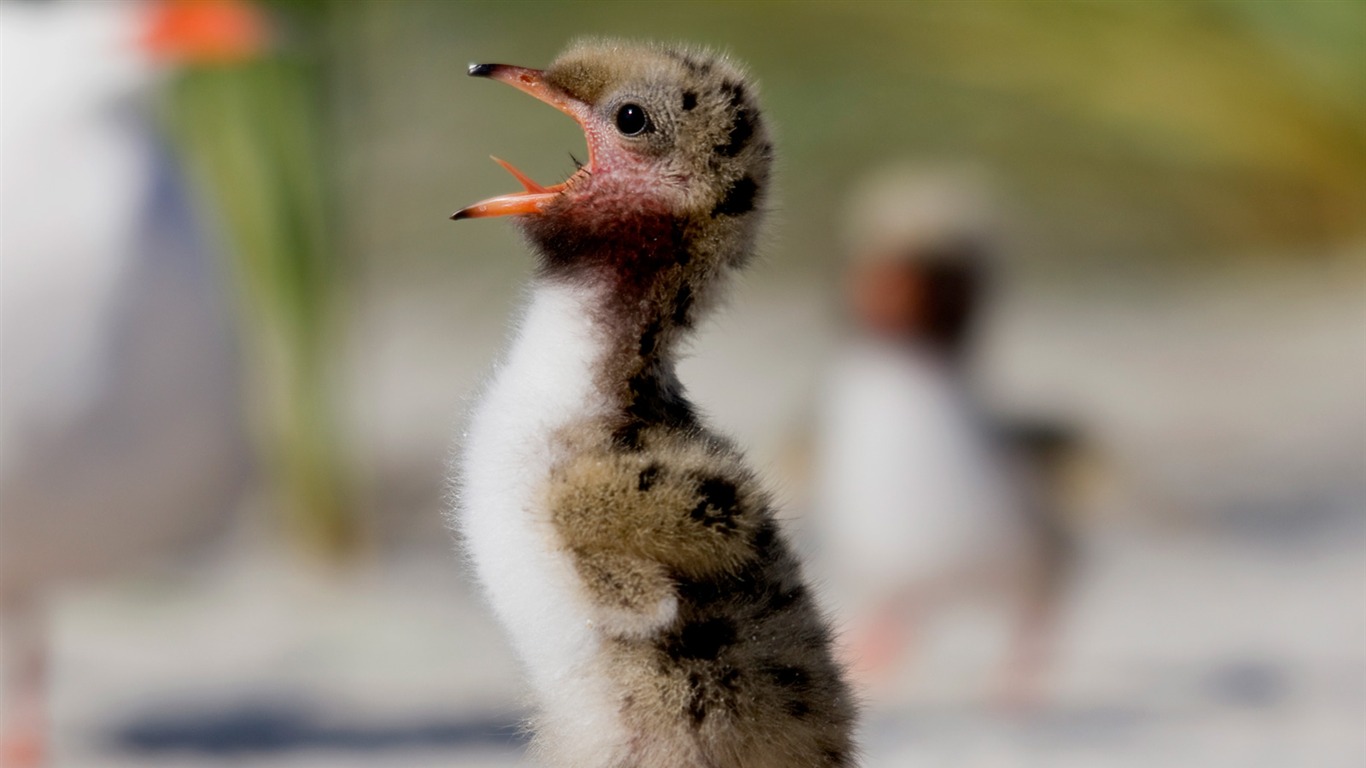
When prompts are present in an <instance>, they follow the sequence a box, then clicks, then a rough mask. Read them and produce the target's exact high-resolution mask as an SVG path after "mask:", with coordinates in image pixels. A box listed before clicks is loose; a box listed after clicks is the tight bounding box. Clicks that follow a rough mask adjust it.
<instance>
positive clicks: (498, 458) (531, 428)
mask: <svg viewBox="0 0 1366 768" xmlns="http://www.w3.org/2000/svg"><path fill="white" fill-rule="evenodd" d="M593 303H594V302H593V295H592V293H591V292H590V291H588V290H586V289H583V288H579V287H570V286H562V285H550V284H542V285H540V286H538V287H537V288H536V289H535V291H534V292H533V294H532V300H531V304H530V306H529V307H528V308H527V311H526V314H525V316H524V318H523V320H522V322H521V325H520V327H519V328H518V330H517V333H516V336H515V339H514V341H513V344H512V346H511V348H510V349H509V351H508V353H507V356H506V359H505V360H504V361H503V363H502V364H501V365H500V366H499V367H498V369H497V370H496V372H495V374H494V376H493V378H492V381H491V382H490V383H489V386H488V388H487V390H486V391H485V393H484V395H483V397H482V398H481V399H480V401H479V403H478V404H477V406H476V407H475V410H474V413H473V415H472V418H471V421H470V426H469V430H468V433H467V434H466V441H465V445H464V447H463V451H462V454H461V456H460V461H459V466H458V472H459V475H460V478H459V480H460V488H461V490H460V498H459V509H458V511H457V512H458V515H459V522H460V528H461V530H462V532H463V533H464V536H465V542H466V548H467V551H468V555H469V557H470V559H471V560H472V562H473V564H474V566H475V570H476V572H477V574H478V577H479V579H480V581H481V582H482V583H483V586H484V589H485V591H486V593H487V594H488V596H489V600H490V602H491V604H492V606H493V608H494V611H495V612H496V613H497V614H498V618H499V619H500V620H501V621H502V623H503V625H504V626H505V627H506V629H507V630H508V632H509V634H510V635H511V637H512V640H513V642H514V644H515V645H516V647H517V651H518V653H519V654H520V655H521V657H522V659H523V661H524V662H525V664H526V665H527V667H528V671H529V672H530V673H531V677H532V683H533V685H534V687H535V688H536V689H537V691H538V693H539V694H540V696H541V698H542V702H543V704H544V705H545V706H546V708H547V709H548V710H555V709H562V708H566V707H572V708H575V709H578V710H579V714H580V716H582V715H585V714H590V713H592V712H599V713H601V718H603V719H604V720H608V721H609V722H601V723H599V724H598V725H599V726H600V727H601V728H602V729H603V730H604V731H610V730H611V726H612V723H611V722H610V720H611V719H612V718H614V717H615V707H611V706H602V705H603V704H604V702H605V700H607V699H609V698H610V697H609V696H607V693H606V691H605V689H604V688H603V687H602V685H595V684H593V682H592V680H593V675H592V672H591V667H592V664H593V663H594V661H595V660H596V658H597V653H598V648H599V646H598V642H599V641H598V637H597V634H596V633H595V632H594V631H593V629H592V627H591V625H590V623H589V617H588V614H587V613H586V611H585V610H584V607H583V605H584V604H583V602H582V600H583V598H582V596H581V594H580V592H579V589H578V586H577V585H578V580H577V576H576V575H575V573H574V570H573V566H572V564H571V563H570V562H569V560H568V557H567V556H566V554H565V553H564V552H563V551H562V550H561V549H560V548H559V546H558V543H557V541H556V536H555V533H554V531H553V530H552V528H551V524H550V521H549V515H548V514H547V510H545V509H543V508H542V507H543V502H542V494H543V489H544V487H545V483H546V480H547V477H548V474H549V471H550V468H551V466H552V465H553V463H554V462H555V460H556V459H557V456H556V448H555V446H554V444H553V443H552V435H553V434H554V433H555V432H556V430H558V429H559V428H560V427H562V426H564V425H565V424H568V423H570V422H573V421H578V420H580V419H583V418H584V417H588V416H592V415H595V414H596V413H598V412H600V411H601V409H603V408H604V407H605V405H604V403H603V401H602V399H601V396H600V395H598V394H597V392H596V390H595V388H594V386H593V379H594V376H595V372H596V363H597V362H598V360H599V358H600V357H601V354H602V351H603V344H604V341H603V339H602V337H601V332H600V331H599V329H597V328H595V327H594V325H593V321H592V319H591V315H590V307H591V306H593Z"/></svg>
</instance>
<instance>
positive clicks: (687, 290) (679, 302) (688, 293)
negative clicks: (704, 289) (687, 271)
mask: <svg viewBox="0 0 1366 768" xmlns="http://www.w3.org/2000/svg"><path fill="white" fill-rule="evenodd" d="M691 310H692V286H691V285H688V284H687V283H684V284H683V287H682V288H679V289H678V298H676V299H674V311H673V318H672V319H673V322H674V325H677V326H679V327H681V328H687V327H688V325H689V322H688V312H689V311H691Z"/></svg>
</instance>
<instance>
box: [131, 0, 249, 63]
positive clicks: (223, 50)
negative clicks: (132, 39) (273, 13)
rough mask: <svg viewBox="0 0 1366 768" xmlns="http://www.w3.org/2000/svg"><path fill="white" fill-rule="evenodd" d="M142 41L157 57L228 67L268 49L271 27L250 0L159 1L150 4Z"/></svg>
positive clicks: (146, 48) (145, 47)
mask: <svg viewBox="0 0 1366 768" xmlns="http://www.w3.org/2000/svg"><path fill="white" fill-rule="evenodd" d="M140 42H141V44H142V47H143V48H144V49H145V50H146V51H147V52H148V53H149V54H151V55H152V56H153V57H155V58H158V59H163V60H168V61H175V62H188V63H199V64H230V63H233V62H240V61H247V60H250V59H253V58H256V57H257V56H259V55H260V54H261V53H262V52H263V51H265V49H266V46H267V44H268V43H269V42H270V24H269V22H268V20H267V19H266V14H265V12H264V11H262V10H261V9H260V8H259V7H257V5H256V4H255V3H252V2H249V1H248V0H160V1H159V2H156V3H154V4H153V5H152V8H151V13H150V14H149V17H148V24H147V27H146V32H145V34H144V35H143V38H142V40H141V41H140Z"/></svg>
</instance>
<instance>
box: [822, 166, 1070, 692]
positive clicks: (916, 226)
mask: <svg viewBox="0 0 1366 768" xmlns="http://www.w3.org/2000/svg"><path fill="white" fill-rule="evenodd" d="M988 197H989V193H988V189H987V186H986V184H985V181H984V180H983V179H982V178H980V177H979V176H977V175H975V174H974V173H973V172H971V171H968V170H963V169H946V170H919V169H916V168H914V167H896V166H892V167H890V168H889V169H887V170H884V171H881V172H879V173H878V174H876V175H875V176H874V177H872V178H870V179H867V180H866V181H865V182H864V183H863V185H862V186H861V187H860V188H859V189H858V190H857V191H856V193H855V194H854V196H853V202H852V206H851V215H850V217H849V218H850V225H849V232H850V237H849V242H850V259H849V261H848V264H847V266H846V275H845V277H846V279H845V284H844V304H845V308H846V311H847V315H848V324H849V335H850V336H851V338H850V340H849V342H848V343H847V344H846V345H844V346H842V347H841V351H840V353H839V356H838V357H837V359H836V360H835V361H834V363H833V365H832V368H831V373H830V376H829V381H828V391H827V393H826V400H825V409H824V410H825V412H824V415H823V417H822V419H821V426H820V432H819V435H818V437H817V446H816V461H817V468H816V469H817V471H816V475H817V479H816V482H817V488H816V494H817V500H818V501H817V505H818V514H817V516H816V520H815V523H814V526H813V532H815V533H816V534H817V536H818V541H819V542H820V546H821V547H823V549H824V555H825V562H826V566H827V572H828V574H829V577H830V580H831V587H832V589H833V590H834V593H835V596H836V597H837V598H838V599H837V601H836V604H837V605H838V606H840V609H841V611H842V613H843V614H844V617H843V618H844V620H845V624H846V627H847V630H848V634H847V637H846V640H847V648H846V653H847V654H848V661H849V663H850V664H851V666H852V667H853V668H854V670H855V674H856V676H857V678H858V679H860V680H861V681H862V682H863V683H865V685H867V686H869V687H870V690H869V691H867V693H868V694H869V695H870V696H871V697H872V698H873V699H874V700H877V699H881V698H884V697H887V696H889V695H890V694H891V691H890V690H889V688H891V687H892V686H893V685H894V684H895V682H896V681H897V680H898V679H899V677H898V675H897V674H896V673H897V671H898V670H899V669H900V668H901V667H902V666H903V665H905V664H906V663H908V662H909V661H910V660H911V658H913V656H914V654H913V649H914V648H915V647H916V645H917V644H918V641H919V639H920V637H921V635H922V631H923V629H924V628H925V626H926V625H928V624H930V623H932V622H933V620H934V619H935V618H936V617H938V616H939V615H941V614H943V613H945V612H946V609H948V608H950V607H952V606H954V605H956V604H958V603H959V602H960V601H962V600H963V599H965V598H974V599H975V598H982V597H990V598H992V599H993V600H994V602H995V604H996V605H1004V606H1006V610H1007V611H1008V614H1009V617H1010V625H1011V629H1010V631H1011V633H1012V638H1011V640H1010V643H1009V648H1008V651H1007V658H1006V661H1005V664H1004V667H1003V670H1002V673H1001V679H1000V686H1001V690H1000V696H1001V697H1002V699H1003V700H1004V701H1005V702H1010V703H1023V702H1026V701H1028V700H1030V699H1031V698H1033V697H1034V695H1035V693H1036V685H1037V680H1036V679H1035V678H1036V676H1037V673H1038V671H1039V669H1040V667H1041V665H1042V663H1043V661H1044V658H1045V656H1046V652H1047V649H1048V646H1049V645H1050V640H1051V637H1050V636H1051V635H1052V633H1053V623H1054V618H1055V616H1056V613H1057V607H1058V605H1057V604H1058V599H1059V596H1060V589H1059V588H1060V586H1061V583H1062V577H1063V574H1064V573H1065V571H1066V565H1067V555H1068V548H1067V547H1066V546H1065V539H1064V536H1063V534H1062V528H1061V525H1060V521H1059V520H1058V519H1057V514H1056V511H1057V510H1056V509H1055V508H1054V506H1053V505H1052V504H1051V503H1050V501H1049V499H1048V493H1047V491H1048V488H1047V487H1046V485H1047V479H1048V477H1049V475H1048V473H1047V472H1045V471H1044V470H1045V469H1047V467H1048V466H1049V465H1050V464H1052V463H1053V462H1054V457H1055V456H1056V455H1058V454H1061V453H1064V452H1065V450H1066V448H1067V446H1068V445H1069V444H1070V442H1071V436H1070V434H1069V433H1068V431H1067V430H1066V429H1065V428H1060V427H1057V426H1054V425H1050V424H1047V423H1043V422H1040V423H1039V424H1035V425H1017V424H1006V423H1002V422H1000V421H999V420H994V419H992V418H991V417H990V416H989V415H988V413H987V412H986V410H985V408H984V407H983V406H982V404H981V403H980V402H979V397H978V393H977V392H975V391H974V390H975V387H974V384H973V381H972V376H971V368H972V366H971V353H972V351H973V350H972V341H973V338H974V331H975V330H976V326H977V325H978V323H979V320H980V316H981V315H982V313H983V303H984V301H985V300H986V298H987V288H988V283H989V281H990V278H991V272H992V260H993V258H994V256H995V253H994V251H995V242H994V241H995V239H996V233H995V231H994V230H995V225H994V222H993V217H994V214H993V211H992V204H991V202H990V201H989V199H988Z"/></svg>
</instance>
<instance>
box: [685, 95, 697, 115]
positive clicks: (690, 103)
mask: <svg viewBox="0 0 1366 768" xmlns="http://www.w3.org/2000/svg"><path fill="white" fill-rule="evenodd" d="M696 107H697V94H696V93H695V92H693V91H684V92H683V111H684V112H691V111H692V110H693V109H694V108H696Z"/></svg>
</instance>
